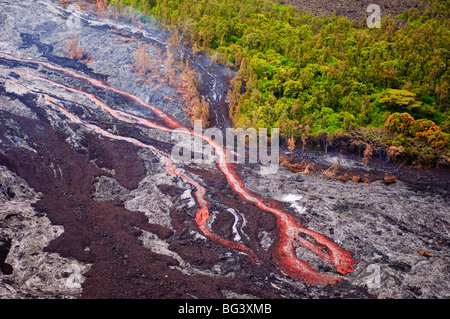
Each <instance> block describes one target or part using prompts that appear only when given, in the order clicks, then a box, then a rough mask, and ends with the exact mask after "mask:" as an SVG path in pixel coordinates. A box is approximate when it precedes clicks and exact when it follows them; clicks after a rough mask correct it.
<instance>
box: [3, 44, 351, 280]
mask: <svg viewBox="0 0 450 319" xmlns="http://www.w3.org/2000/svg"><path fill="white" fill-rule="evenodd" d="M0 57H4V58H6V59H10V60H16V61H21V62H27V63H34V64H36V65H40V66H43V67H45V68H48V69H52V70H55V71H58V72H61V73H63V74H66V75H68V76H70V77H74V78H79V79H83V80H86V81H88V82H89V83H90V84H91V85H93V86H96V87H98V88H101V89H105V90H109V91H111V92H115V93H117V94H120V95H121V96H123V97H125V98H128V99H131V100H133V101H135V102H136V103H138V104H140V105H142V106H143V107H146V108H149V109H151V110H152V111H153V112H154V113H155V115H156V116H157V118H158V119H159V120H161V121H162V122H164V123H165V124H166V125H167V126H166V125H161V124H158V123H155V122H154V121H151V120H149V119H146V118H142V117H139V116H136V115H133V114H130V113H127V112H124V111H120V110H114V109H113V108H111V107H109V106H108V105H106V104H105V103H103V102H102V101H100V100H99V99H98V98H96V97H95V96H94V95H93V94H90V93H86V92H84V91H82V90H80V89H75V88H71V87H68V86H66V85H64V84H60V83H57V82H54V81H51V80H48V79H45V78H42V77H39V76H37V75H34V74H29V73H25V72H23V71H20V70H15V72H20V73H21V74H24V75H26V76H29V77H32V78H34V79H37V80H40V81H46V82H47V83H51V84H52V85H55V86H58V87H60V88H64V89H66V90H69V91H71V92H75V93H79V94H82V95H84V96H85V97H87V98H88V99H90V100H91V101H92V102H94V103H95V104H97V105H99V106H100V107H101V108H102V109H103V110H105V111H107V112H108V113H109V114H110V115H111V116H113V117H114V118H116V119H117V120H120V121H123V122H126V123H132V124H137V125H142V126H145V127H148V128H152V129H158V130H162V131H165V132H169V133H170V132H173V131H174V130H175V129H176V128H184V129H185V130H181V131H177V132H179V133H180V132H185V134H189V135H191V136H196V137H199V138H202V139H203V140H204V141H205V142H206V143H208V144H209V145H210V146H212V147H213V148H214V150H215V152H216V155H217V158H218V163H217V165H218V168H219V170H220V171H221V172H222V173H223V174H224V176H225V177H226V178H227V181H228V184H229V185H230V186H231V188H232V189H233V190H234V191H235V192H236V193H237V194H238V195H239V196H240V197H241V198H242V199H243V200H245V201H247V202H250V203H253V204H254V205H256V206H257V207H259V208H260V209H261V210H264V211H266V212H269V213H271V214H273V215H274V216H275V217H276V219H277V225H278V233H279V236H278V239H277V242H276V243H275V246H274V249H273V250H272V251H273V254H274V260H275V261H276V263H277V265H278V266H279V267H280V268H281V269H282V270H283V271H284V272H285V273H286V274H287V275H289V276H290V277H292V278H295V279H298V280H302V281H304V282H305V283H307V284H322V285H328V284H335V283H336V282H338V281H340V280H341V279H342V278H343V277H342V276H339V275H335V274H331V273H321V272H319V271H318V270H316V269H315V268H313V267H312V266H311V265H310V264H308V263H307V262H305V261H303V260H300V259H299V258H298V257H297V256H296V253H295V249H296V247H298V244H300V245H302V246H303V247H305V248H307V249H309V250H310V251H311V252H313V253H314V254H316V255H317V256H319V257H320V258H322V259H324V260H325V261H327V262H328V263H329V264H331V265H333V266H335V267H336V270H337V271H338V272H339V273H341V274H346V273H350V272H352V271H353V265H354V264H356V263H357V261H356V260H354V259H353V258H352V256H351V254H350V253H349V252H347V251H346V250H344V249H342V248H341V247H339V246H338V245H337V244H336V243H334V242H333V241H332V240H330V239H328V238H327V237H325V236H323V235H321V234H319V233H316V232H314V231H311V230H309V229H307V228H304V227H303V226H302V225H301V223H300V222H299V221H298V220H297V219H295V218H294V217H293V216H292V215H290V214H288V213H286V212H284V211H282V210H280V209H277V208H274V207H272V206H275V205H270V204H268V205H267V204H265V203H264V200H263V199H262V198H260V197H258V196H256V195H254V194H252V193H251V192H250V191H249V190H247V189H246V188H245V187H244V186H243V183H242V181H241V180H240V179H239V178H238V175H237V174H236V172H235V170H234V166H233V164H231V163H228V162H227V161H226V159H227V152H226V149H225V148H223V147H222V146H219V145H218V144H217V143H215V142H214V140H213V139H211V138H210V137H208V136H204V135H202V134H199V133H198V132H195V131H194V130H192V129H190V128H187V127H185V126H184V125H182V124H181V123H179V122H178V121H176V120H175V119H173V118H172V117H170V116H169V115H167V114H166V113H164V112H163V111H161V110H159V109H157V108H155V107H154V106H152V105H150V104H149V103H147V102H145V101H143V100H142V99H140V98H139V97H137V96H134V95H132V94H130V93H127V92H124V91H121V90H118V89H115V88H111V87H109V86H108V85H107V84H105V83H103V82H102V81H99V80H97V79H93V78H90V77H88V76H86V75H83V74H79V73H77V72H75V71H73V70H70V69H66V68H63V67H59V66H55V65H52V64H50V63H48V62H40V61H32V60H25V59H20V58H16V57H13V56H11V55H9V54H5V53H1V52H0ZM15 83H16V84H18V85H20V84H19V83H17V82H15ZM21 86H22V87H24V86H23V85H21ZM24 88H25V87H24ZM25 89H26V88H25ZM30 91H32V90H30ZM33 92H34V93H41V94H43V96H44V97H45V100H46V101H47V102H48V103H51V104H52V105H54V106H56V107H57V108H59V109H60V110H61V111H63V112H64V114H66V116H67V117H68V118H69V119H70V120H71V121H72V122H75V123H78V124H83V125H86V126H88V127H89V128H91V129H92V130H94V131H95V132H97V133H98V134H101V135H103V136H105V137H108V138H111V139H116V140H124V141H128V142H130V143H133V144H135V145H138V146H139V147H143V148H148V149H151V150H152V151H153V152H155V153H157V154H158V155H159V156H160V157H161V158H162V160H163V161H164V164H165V169H166V171H167V172H168V173H169V174H173V175H178V176H180V177H182V178H183V179H184V180H185V181H186V182H187V183H189V184H191V185H192V186H193V187H194V188H195V189H196V191H195V196H196V199H197V202H198V204H199V206H200V208H199V210H198V211H197V214H196V217H195V220H196V222H197V225H198V227H199V228H200V230H201V231H202V233H203V234H204V235H205V236H207V237H208V238H210V239H212V240H214V241H216V242H219V243H221V244H223V245H226V246H228V247H230V248H232V249H236V250H240V251H242V252H244V253H246V254H247V255H248V256H249V258H250V259H251V260H252V262H253V263H260V260H259V258H258V257H257V256H256V254H255V253H254V252H253V251H252V250H251V249H250V248H248V247H246V246H245V245H244V244H243V243H241V242H236V241H230V240H226V239H224V238H221V237H220V236H217V235H215V234H214V233H212V232H211V231H210V230H209V229H208V228H207V226H206V222H207V220H208V219H209V217H210V216H209V206H210V203H209V202H208V201H206V200H205V194H206V189H205V188H204V187H203V186H201V185H200V184H199V183H198V182H197V181H195V180H193V179H192V178H190V177H189V176H187V175H186V174H183V173H182V172H181V171H180V170H179V169H177V168H176V167H175V164H174V162H173V161H172V160H171V159H170V158H169V156H167V155H165V154H164V153H162V152H161V151H159V150H157V149H156V148H154V147H153V146H151V145H147V144H144V143H142V142H140V141H138V140H136V139H134V138H129V137H123V136H119V135H115V134H112V133H110V132H108V131H105V130H103V129H101V128H99V127H98V126H95V125H93V124H90V123H85V122H84V121H82V120H81V119H79V118H78V117H77V116H75V115H73V114H71V113H70V112H69V111H67V110H66V109H64V108H63V107H61V106H59V105H58V104H56V103H54V102H52V101H51V98H50V97H49V96H48V95H46V94H45V92H36V91H33ZM300 234H303V235H307V236H308V237H309V238H312V240H308V239H305V238H304V237H303V236H300ZM305 237H306V236H305Z"/></svg>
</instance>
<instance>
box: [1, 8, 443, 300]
mask: <svg viewBox="0 0 450 319" xmlns="http://www.w3.org/2000/svg"><path fill="white" fill-rule="evenodd" d="M0 6H1V11H0V28H1V29H2V30H3V32H2V33H0V92H1V93H0V203H1V205H0V298H8V299H13V298H205V299H207V298H264V299H266V298H267V299H269V298H426V299H428V298H441V299H442V298H449V297H450V276H449V258H450V250H449V244H450V236H449V230H450V217H449V211H450V209H449V208H450V203H449V196H448V195H449V189H448V183H445V181H444V182H442V176H448V175H445V174H448V172H447V171H441V172H439V171H437V173H436V172H434V171H433V173H429V174H428V175H426V174H424V173H423V172H420V171H415V170H407V171H402V172H403V173H402V174H404V178H403V179H400V178H399V179H398V180H397V181H396V182H395V183H390V184H386V183H384V182H383V181H382V180H376V181H372V182H371V183H354V182H352V181H351V180H348V181H345V182H344V181H340V180H338V179H334V178H327V177H326V176H325V175H323V174H320V173H319V172H318V171H316V172H311V173H309V174H308V173H305V172H292V171H290V170H288V169H287V168H285V167H280V169H279V170H278V172H277V173H276V174H271V175H261V174H260V170H259V167H257V165H239V166H237V169H238V173H239V174H238V175H239V179H240V180H242V181H243V186H244V187H245V188H247V189H248V190H250V191H251V192H253V193H254V194H256V195H257V196H259V197H261V198H264V199H265V200H267V201H268V202H270V203H273V205H276V206H277V207H279V208H281V209H283V210H284V211H285V212H286V213H287V214H289V215H291V216H294V217H295V218H296V219H298V220H299V221H300V222H301V223H302V225H303V226H304V227H306V228H308V229H310V230H312V231H314V232H316V233H319V234H322V235H324V236H326V237H327V238H328V239H329V240H330V241H332V242H334V243H336V244H337V245H339V246H340V247H342V248H343V249H345V250H346V251H348V252H349V253H351V255H352V258H353V259H354V260H356V261H357V263H356V264H355V265H354V269H353V271H352V272H349V273H346V274H344V275H342V280H340V281H339V282H337V283H336V284H329V285H319V284H307V283H305V282H303V281H302V280H298V279H294V278H292V276H289V275H287V274H286V272H285V271H283V269H281V268H280V267H279V264H278V263H277V262H276V258H275V257H274V252H275V251H276V250H275V248H274V247H276V246H277V242H278V241H279V240H280V238H281V237H282V235H283V234H282V233H281V232H282V230H283V229H282V228H281V227H280V225H279V224H278V221H277V219H276V218H275V217H274V216H273V215H272V214H270V213H269V212H267V211H263V210H261V209H260V208H259V207H257V206H256V205H254V204H252V203H249V202H248V201H245V200H243V198H242V197H240V196H239V195H238V194H237V193H236V192H235V190H234V189H233V188H232V187H231V186H230V184H229V183H228V180H227V178H226V176H225V175H224V174H223V173H222V172H221V171H220V170H218V168H217V167H216V166H215V165H194V164H191V165H180V166H178V167H177V169H178V174H171V173H170V171H169V170H167V166H165V163H166V162H165V160H164V156H162V155H161V154H170V152H171V149H172V147H173V144H174V141H173V140H172V138H171V137H172V136H171V134H170V132H165V131H163V130H159V129H155V128H151V127H147V126H145V125H140V122H139V123H138V122H136V121H135V119H136V118H137V117H139V118H140V119H142V118H147V119H150V120H152V121H154V123H156V124H161V121H162V120H161V118H158V116H157V114H156V113H155V110H152V109H150V108H148V107H145V106H144V105H143V104H142V103H138V102H137V101H136V100H134V99H132V98H130V96H126V95H124V94H123V93H124V92H125V93H129V94H132V96H136V97H139V98H140V99H142V101H144V102H145V103H150V104H151V105H152V106H154V107H156V108H157V109H160V110H162V111H164V112H165V113H167V114H169V115H170V116H172V117H173V118H174V119H175V120H177V121H179V122H180V123H182V124H183V125H186V126H189V125H190V123H189V120H188V118H187V116H186V113H185V112H184V109H185V107H186V105H184V103H183V100H182V99H181V98H180V97H179V94H178V93H177V92H178V91H177V88H176V87H173V86H171V85H169V83H168V81H166V80H165V79H164V78H161V79H160V81H156V82H152V83H144V82H143V81H139V78H138V77H137V76H136V74H135V72H133V70H132V69H131V68H132V66H133V63H134V56H133V53H134V52H135V51H136V50H137V48H138V44H139V42H142V41H145V42H146V43H148V44H149V50H150V52H152V53H154V59H161V66H160V68H161V73H162V74H164V72H165V66H164V61H163V57H161V56H160V55H158V54H157V52H158V50H164V48H165V47H166V44H167V41H168V38H169V36H170V35H169V34H168V33H166V32H162V31H160V30H159V29H158V28H157V27H156V25H155V24H154V23H153V24H152V23H148V24H146V25H145V26H144V27H142V26H141V27H139V24H138V23H135V22H132V21H128V20H126V19H124V18H123V17H122V18H119V19H116V18H112V17H109V18H108V17H106V16H101V15H95V14H94V13H92V12H90V11H83V10H80V8H79V7H78V6H76V5H75V4H73V3H72V4H69V5H68V6H61V5H60V4H59V3H58V1H50V0H44V1H29V0H25V1H20V2H16V1H1V2H0ZM76 35H79V38H80V45H81V47H82V48H83V49H84V50H85V52H86V54H88V55H89V56H90V57H91V58H92V61H91V62H89V63H83V62H80V61H75V60H71V59H69V58H67V56H66V54H65V53H64V52H65V51H66V50H67V49H68V48H67V41H68V40H70V39H73V38H74V37H75V36H76ZM133 36H134V37H136V38H138V40H136V41H134V40H131V39H132V37H133ZM124 37H125V38H127V39H129V40H126V41H125V40H124ZM181 50H183V49H181ZM186 52H187V53H188V52H189V50H187V49H186ZM191 65H192V66H193V67H195V69H196V70H197V72H198V74H199V78H200V87H201V90H200V91H201V92H202V93H204V94H205V99H206V100H207V101H209V102H210V108H211V109H210V110H211V112H210V113H211V116H212V121H211V122H212V123H213V124H217V125H220V126H226V125H228V124H229V120H228V118H227V116H226V107H225V106H226V103H225V98H226V88H227V71H226V69H225V68H223V67H220V66H217V65H215V64H211V63H210V60H209V59H208V58H207V57H204V56H200V57H198V58H197V59H192V61H191ZM72 71H73V72H74V73H71V72H72ZM95 80H98V81H102V82H99V83H104V84H97V82H95ZM120 112H123V113H120ZM122 114H128V115H126V117H125V115H122ZM133 116H135V117H133ZM161 125H162V124H161ZM144 146H145V147H144ZM314 160H315V161H317V162H321V163H324V162H326V161H331V162H333V161H335V160H336V159H335V158H330V156H329V155H328V154H321V155H318V156H316V157H315V158H314ZM341 161H342V166H343V167H344V168H346V169H348V171H349V172H351V170H352V169H353V170H356V169H358V170H362V169H364V170H366V169H365V168H362V167H361V166H359V164H358V161H357V160H356V161H353V160H352V159H350V158H348V159H346V158H345V157H344V158H341ZM376 170H378V171H379V172H381V173H380V174H384V173H386V172H388V173H390V174H393V173H396V172H397V171H395V170H394V168H391V167H390V166H389V165H388V164H385V165H383V166H382V168H380V167H379V166H376V167H375V166H373V165H371V164H369V166H368V168H367V173H368V174H375V173H374V171H376ZM433 174H439V176H440V182H439V183H436V184H434V183H433ZM183 176H184V178H183ZM420 176H426V177H427V181H426V183H425V182H424V183H420V181H417V178H419V177H420ZM435 176H437V175H435ZM186 177H187V178H190V179H191V181H194V182H196V183H198V187H194V186H193V185H195V184H193V183H192V182H189V179H187V178H186ZM200 187H202V188H204V189H205V190H206V194H205V200H206V201H208V202H209V203H210V205H209V215H210V216H209V219H208V220H207V222H206V227H207V229H208V230H209V231H210V232H211V233H212V234H215V235H216V236H218V237H219V238H222V239H223V240H224V241H223V242H234V243H240V244H243V245H245V246H246V247H248V248H249V249H251V250H252V251H253V252H254V254H255V255H256V256H257V257H258V259H259V261H260V262H259V263H253V262H252V260H251V259H250V258H249V256H248V255H247V254H246V253H244V252H243V251H241V250H239V249H233V248H231V247H230V246H229V245H226V244H224V243H223V242H219V241H217V240H213V239H212V238H210V237H208V235H207V233H205V232H202V230H201V229H200V228H199V225H198V223H197V222H196V217H197V213H198V210H199V205H200V203H199V201H198V198H197V197H196V191H198V190H199V188H200ZM292 245H296V246H295V247H296V248H295V255H296V257H297V258H298V259H300V260H303V261H306V262H308V263H309V264H310V265H311V266H313V267H314V268H315V269H317V270H318V271H319V272H320V273H328V274H333V275H337V274H338V273H337V271H336V269H335V268H334V267H333V266H331V265H330V264H329V263H328V262H326V261H324V259H323V258H319V257H318V255H317V254H313V253H312V252H311V251H310V250H308V249H306V248H304V246H302V245H299V244H298V243H297V242H292Z"/></svg>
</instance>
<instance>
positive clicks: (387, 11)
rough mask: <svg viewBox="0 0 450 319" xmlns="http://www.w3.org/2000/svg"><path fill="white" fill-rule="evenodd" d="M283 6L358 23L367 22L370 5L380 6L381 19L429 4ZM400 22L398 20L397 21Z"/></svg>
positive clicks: (295, 0)
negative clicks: (336, 16) (340, 17)
mask: <svg viewBox="0 0 450 319" xmlns="http://www.w3.org/2000/svg"><path fill="white" fill-rule="evenodd" d="M280 3H281V4H289V5H292V6H294V7H295V8H298V9H299V10H302V11H304V12H308V13H312V14H314V15H319V16H322V15H323V16H331V15H332V14H333V13H335V14H336V15H338V16H343V17H345V18H347V19H350V20H353V21H356V22H358V23H359V22H365V21H366V19H367V17H368V16H369V15H370V14H372V12H369V13H367V12H366V11H367V7H368V6H369V5H370V4H376V5H378V6H380V11H381V17H382V18H384V17H387V16H390V17H391V18H394V19H395V17H396V16H397V15H399V14H401V13H403V12H404V11H405V9H408V8H424V7H425V6H426V5H427V4H426V3H425V2H423V1H418V0H391V1H386V0H382V1H380V0H378V1H373V0H335V1H327V0H280ZM397 21H398V20H397Z"/></svg>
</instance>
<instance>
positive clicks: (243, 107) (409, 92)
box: [110, 0, 450, 166]
mask: <svg viewBox="0 0 450 319" xmlns="http://www.w3.org/2000/svg"><path fill="white" fill-rule="evenodd" d="M110 2H111V3H113V4H114V5H116V6H132V7H134V8H136V9H137V10H139V11H140V12H142V13H144V14H145V15H151V16H153V17H154V18H156V19H157V20H158V22H159V23H160V24H161V25H163V26H165V27H167V28H170V29H171V30H172V31H173V32H176V33H178V34H179V35H180V36H181V37H182V39H183V41H184V42H185V43H186V44H188V45H190V46H191V47H192V48H193V49H194V50H195V51H202V52H205V53H207V54H209V55H211V56H212V57H213V58H214V61H215V62H217V63H221V64H223V65H226V66H227V67H229V68H231V69H233V70H235V71H236V76H234V77H233V79H232V80H231V88H230V91H229V97H228V98H229V110H230V114H229V115H230V117H231V119H232V120H233V123H234V125H235V126H236V127H243V128H247V127H253V128H260V127H266V128H272V127H277V128H280V132H281V136H282V137H283V138H285V139H286V140H287V139H288V138H292V137H293V138H294V139H295V140H296V142H297V146H299V147H305V146H306V147H320V146H321V145H323V141H325V142H326V143H328V144H329V145H333V143H335V144H336V145H337V144H339V143H340V144H339V145H340V146H341V147H342V148H344V149H347V150H351V149H352V150H353V151H355V150H356V151H359V152H363V151H364V149H365V148H366V147H367V145H370V146H371V148H372V149H374V150H377V149H378V150H380V149H382V150H384V151H385V153H386V154H389V155H390V157H391V160H392V161H395V162H398V163H403V164H407V165H415V166H450V146H449V144H450V134H449V133H450V114H449V112H450V111H449V106H450V68H449V61H450V15H449V13H450V9H449V7H450V4H449V2H448V1H446V0H428V1H426V2H427V4H426V5H424V7H423V8H410V9H407V10H406V11H405V12H404V13H402V14H400V15H398V16H396V17H385V18H383V19H382V22H381V28H372V29H370V28H368V27H367V25H366V21H361V22H360V23H357V22H354V21H349V20H347V19H345V18H343V17H338V16H336V15H332V16H330V17H324V16H323V17H317V16H313V15H311V14H306V13H303V12H300V11H298V10H296V9H295V8H293V7H290V6H286V5H280V4H278V3H277V2H276V1H273V0H241V1H235V0H233V1H231V0H112V1H110ZM399 22H401V23H399Z"/></svg>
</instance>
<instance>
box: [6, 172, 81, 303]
mask: <svg viewBox="0 0 450 319" xmlns="http://www.w3.org/2000/svg"><path fill="white" fill-rule="evenodd" d="M0 191H1V193H0V204H1V205H0V247H5V246H6V245H5V243H6V242H8V241H10V245H8V246H9V247H7V250H8V251H7V252H8V254H7V257H6V258H5V260H0V262H1V263H2V264H3V267H1V268H3V271H0V297H1V298H76V297H79V296H80V294H81V285H80V284H81V283H82V282H83V280H84V278H83V274H84V273H85V272H86V271H87V270H88V269H89V265H88V264H85V263H80V262H79V261H77V260H74V259H70V258H63V257H61V256H60V255H58V254H55V253H47V252H44V251H43V250H44V248H45V247H46V246H47V245H48V244H49V243H50V241H51V240H53V239H55V238H56V237H58V236H60V235H61V234H62V233H63V232H64V229H63V228H62V227H61V226H54V225H52V224H51V223H50V220H49V219H48V218H47V217H46V216H43V215H42V214H41V213H38V212H37V211H36V210H35V209H33V207H32V204H33V203H35V202H36V201H38V200H39V196H40V194H39V193H36V192H34V191H33V190H32V189H31V188H30V187H29V186H28V185H27V183H26V182H25V181H23V180H22V179H21V178H19V177H18V176H17V175H15V174H13V173H11V172H10V171H9V170H7V169H6V168H5V167H3V166H0ZM4 265H8V266H9V268H10V271H7V272H6V271H5V268H6V267H4ZM71 276H72V277H71Z"/></svg>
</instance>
